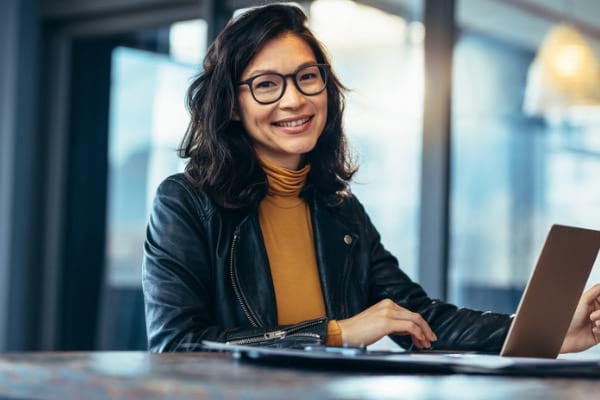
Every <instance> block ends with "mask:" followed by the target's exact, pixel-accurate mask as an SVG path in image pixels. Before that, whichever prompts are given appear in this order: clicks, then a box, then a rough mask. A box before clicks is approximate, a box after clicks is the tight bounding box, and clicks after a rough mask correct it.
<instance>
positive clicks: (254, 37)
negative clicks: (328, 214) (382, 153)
mask: <svg viewBox="0 0 600 400" xmlns="http://www.w3.org/2000/svg"><path fill="white" fill-rule="evenodd" d="M306 23H307V18H306V15H305V14H304V13H303V12H302V10H301V9H300V8H298V7H297V6H293V5H286V4H270V5H265V6H260V7H256V8H252V9H250V10H248V11H246V12H244V13H243V14H241V15H239V16H238V17H236V18H234V19H233V20H231V21H230V22H229V23H228V24H227V26H226V27H225V29H224V30H223V31H222V32H221V33H220V34H219V35H218V36H217V38H216V39H215V41H214V42H213V43H212V45H211V46H210V47H209V49H208V52H207V54H206V57H205V58H204V64H203V71H202V72H201V73H200V74H199V75H198V76H197V77H196V78H195V79H194V81H193V83H192V84H191V86H190V88H189V90H188V93H187V98H186V105H187V108H188V111H189V112H190V114H191V120H190V123H189V126H188V128H187V131H186V133H185V136H184V138H183V141H182V143H181V146H180V148H179V155H180V156H181V157H182V158H189V161H188V162H187V165H186V169H185V172H186V176H187V177H188V179H190V181H191V182H192V183H193V184H194V185H195V186H196V187H198V188H200V189H202V190H204V191H206V192H207V193H208V194H209V195H210V196H211V197H212V198H213V199H214V200H215V201H216V202H217V203H218V204H219V205H221V206H223V207H226V208H243V207H248V206H256V205H258V204H259V203H260V201H261V200H262V199H263V198H264V197H265V196H266V194H267V189H268V188H267V179H266V175H265V173H264V171H263V169H262V168H261V166H260V164H259V163H258V159H257V156H256V152H255V150H254V147H253V143H252V139H251V138H250V136H249V135H248V134H247V133H246V131H245V129H244V127H243V125H242V123H241V122H240V121H236V120H234V119H233V117H234V115H235V110H236V109H237V100H236V99H237V97H236V95H237V90H238V85H237V82H239V80H240V79H241V76H242V72H243V71H244V70H245V68H246V67H247V66H248V64H249V63H250V62H251V60H252V59H253V58H254V56H255V55H256V54H257V53H258V52H260V50H261V49H262V48H263V46H264V45H265V44H266V43H267V42H269V41H270V40H272V39H274V38H277V37H279V36H281V35H283V34H286V33H291V34H294V35H296V36H297V37H299V38H301V39H302V40H304V41H305V42H306V43H307V44H308V45H309V46H310V48H311V49H312V51H313V52H314V54H315V57H316V59H317V62H318V63H327V64H329V63H330V62H329V59H328V56H327V54H326V52H325V50H324V47H323V45H322V44H321V43H320V42H319V41H318V40H317V38H316V37H315V36H314V35H313V33H312V32H311V31H310V30H309V29H308V27H307V25H306ZM328 73H329V76H328V77H329V79H328V83H327V96H328V101H327V121H326V123H325V127H324V130H323V132H322V133H321V136H320V137H319V140H318V142H317V144H316V146H315V148H314V149H313V150H312V151H311V152H310V153H308V154H307V155H306V160H307V162H309V163H310V164H311V171H310V173H309V175H308V177H307V182H306V185H305V187H304V189H303V191H302V194H301V195H302V196H303V197H306V196H307V195H308V194H312V193H315V192H316V193H318V194H320V195H323V196H324V197H325V198H326V201H327V203H328V204H330V205H335V204H339V203H341V202H342V200H343V198H344V197H346V196H348V195H349V182H350V180H351V179H352V176H353V175H354V174H355V173H356V171H357V167H356V166H355V165H354V163H353V161H352V160H351V158H350V156H349V153H348V147H347V142H346V137H345V134H344V131H343V128H342V115H343V112H344V91H345V90H346V88H345V87H344V86H343V85H342V84H341V82H340V81H339V79H338V78H337V77H336V76H335V74H334V72H333V71H332V70H330V71H328Z"/></svg>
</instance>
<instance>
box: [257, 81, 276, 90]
mask: <svg viewBox="0 0 600 400" xmlns="http://www.w3.org/2000/svg"><path fill="white" fill-rule="evenodd" d="M276 85H277V84H276V83H275V82H273V81H260V82H256V83H255V84H254V87H255V88H257V89H269V88H272V87H274V86H276Z"/></svg>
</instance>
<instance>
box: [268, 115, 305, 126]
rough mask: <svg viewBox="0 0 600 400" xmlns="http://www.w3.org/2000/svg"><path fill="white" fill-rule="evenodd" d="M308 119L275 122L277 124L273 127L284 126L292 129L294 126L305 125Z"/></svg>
mask: <svg viewBox="0 0 600 400" xmlns="http://www.w3.org/2000/svg"><path fill="white" fill-rule="evenodd" d="M309 119H310V117H308V118H304V119H297V120H295V121H286V122H277V123H275V125H277V126H285V127H287V128H294V127H296V126H300V125H303V124H305V123H306V122H308V120H309Z"/></svg>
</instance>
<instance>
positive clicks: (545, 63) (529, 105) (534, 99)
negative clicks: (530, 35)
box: [523, 24, 600, 118]
mask: <svg viewBox="0 0 600 400" xmlns="http://www.w3.org/2000/svg"><path fill="white" fill-rule="evenodd" d="M598 104H600V65H599V62H598V60H597V58H596V56H595V54H594V52H593V50H592V49H591V47H590V46H589V45H588V43H587V41H586V39H585V38H584V37H583V35H582V34H581V33H580V32H579V31H578V30H577V29H576V28H575V27H573V26H571V25H567V24H559V25H557V26H555V27H554V28H552V29H551V30H550V32H549V33H548V34H547V35H546V37H545V39H544V41H543V43H542V45H541V47H540V48H539V50H538V52H537V55H536V57H535V59H534V60H533V62H532V64H531V66H530V67H529V71H528V74H527V86H526V88H525V100H524V106H523V108H524V111H525V113H526V114H527V115H530V116H543V117H547V118H556V117H559V118H560V116H562V115H564V114H565V112H567V111H568V109H569V108H571V107H573V106H591V105H598Z"/></svg>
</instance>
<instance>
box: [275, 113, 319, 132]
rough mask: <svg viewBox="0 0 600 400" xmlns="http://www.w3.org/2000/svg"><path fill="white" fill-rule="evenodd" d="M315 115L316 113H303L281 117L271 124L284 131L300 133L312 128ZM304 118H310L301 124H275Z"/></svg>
mask: <svg viewBox="0 0 600 400" xmlns="http://www.w3.org/2000/svg"><path fill="white" fill-rule="evenodd" d="M314 117H315V116H314V115H301V116H298V117H292V118H286V119H281V120H279V121H277V122H273V123H272V124H271V125H272V126H273V127H274V128H276V129H278V130H280V131H282V132H285V133H289V134H298V133H303V132H305V131H307V130H308V129H310V127H311V126H312V122H313V119H314ZM304 118H308V121H306V122H305V123H303V124H302V125H300V126H277V125H275V124H276V123H279V122H288V121H296V120H299V119H304Z"/></svg>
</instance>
